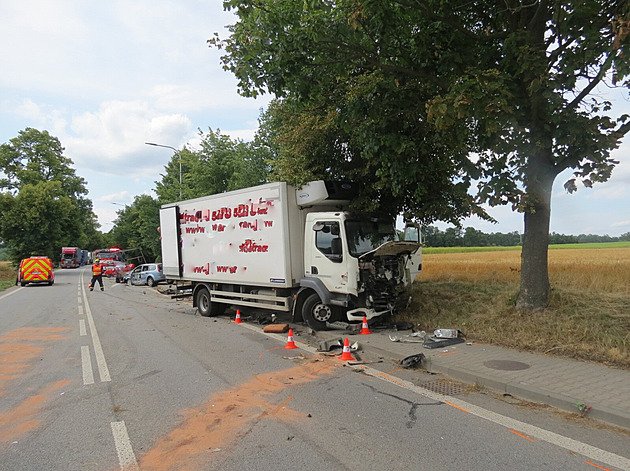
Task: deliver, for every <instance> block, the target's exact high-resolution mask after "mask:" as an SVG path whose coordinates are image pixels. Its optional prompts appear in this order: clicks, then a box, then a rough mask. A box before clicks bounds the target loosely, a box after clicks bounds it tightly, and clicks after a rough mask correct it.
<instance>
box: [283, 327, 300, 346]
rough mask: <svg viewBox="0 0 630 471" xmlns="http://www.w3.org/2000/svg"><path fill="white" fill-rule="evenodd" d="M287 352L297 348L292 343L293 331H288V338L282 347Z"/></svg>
mask: <svg viewBox="0 0 630 471" xmlns="http://www.w3.org/2000/svg"><path fill="white" fill-rule="evenodd" d="M284 348H286V349H287V350H291V349H293V348H298V347H297V345H295V342H294V341H293V329H289V338H288V339H287V344H286V345H285V346H284Z"/></svg>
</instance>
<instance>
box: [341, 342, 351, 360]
mask: <svg viewBox="0 0 630 471" xmlns="http://www.w3.org/2000/svg"><path fill="white" fill-rule="evenodd" d="M339 359H340V360H341V361H354V357H353V356H352V353H350V341H349V340H348V338H346V340H344V341H343V352H342V353H341V356H340V357H339Z"/></svg>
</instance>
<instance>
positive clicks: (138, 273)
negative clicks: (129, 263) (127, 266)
mask: <svg viewBox="0 0 630 471" xmlns="http://www.w3.org/2000/svg"><path fill="white" fill-rule="evenodd" d="M164 281H166V276H164V272H163V271H162V264H161V263H144V264H142V265H138V266H137V267H136V268H134V269H133V270H132V271H131V272H129V273H128V274H127V275H125V277H124V278H123V282H129V283H130V284H132V285H134V286H137V285H147V286H155V285H157V284H158V283H161V282H164Z"/></svg>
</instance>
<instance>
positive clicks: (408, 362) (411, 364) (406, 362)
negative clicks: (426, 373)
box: [400, 353, 425, 368]
mask: <svg viewBox="0 0 630 471" xmlns="http://www.w3.org/2000/svg"><path fill="white" fill-rule="evenodd" d="M424 358H425V357H424V353H417V354H415V355H410V356H408V357H406V358H403V359H402V360H401V361H400V366H402V367H403V368H416V367H418V366H422V360H424Z"/></svg>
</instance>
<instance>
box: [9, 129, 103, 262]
mask: <svg viewBox="0 0 630 471" xmlns="http://www.w3.org/2000/svg"><path fill="white" fill-rule="evenodd" d="M63 151H64V148H63V147H62V146H61V143H60V142H59V140H58V139H57V138H56V137H53V136H51V135H50V134H49V133H48V132H47V131H38V130H37V129H33V128H26V129H25V130H23V131H20V132H19V134H18V136H17V137H15V138H13V139H11V140H10V141H9V142H7V143H4V144H2V145H1V146H0V168H1V169H2V172H1V173H0V192H1V198H0V212H1V213H2V216H3V217H2V218H1V219H0V238H1V239H2V240H3V241H4V242H5V243H6V244H7V245H8V246H9V247H10V248H11V253H12V258H13V260H14V261H16V262H17V261H19V259H20V258H22V257H24V256H28V255H30V254H31V253H32V252H33V251H37V250H42V247H40V246H42V245H43V246H45V247H47V249H46V250H47V251H46V252H45V253H40V255H47V256H49V257H50V258H52V259H53V260H55V261H58V259H59V253H60V252H61V247H62V246H68V245H71V246H78V247H87V246H88V245H89V243H90V241H91V240H93V239H94V238H96V236H97V235H98V232H97V228H98V222H97V219H96V215H95V214H94V212H93V211H92V202H91V201H90V200H89V199H87V198H85V195H87V189H86V187H85V180H84V179H83V178H81V177H79V176H77V175H76V174H75V171H74V169H73V168H72V167H71V166H72V163H73V162H72V160H71V159H69V158H67V157H65V156H64V155H63ZM37 191H40V192H41V194H40V195H34V193H35V192H37ZM34 196H37V197H36V198H34ZM45 198H51V199H52V201H45ZM29 199H30V200H32V204H31V205H30V206H29V205H28V201H29ZM61 211H64V213H63V214H61V213H60V212H61ZM59 221H63V225H61V226H60V225H59ZM38 241H39V242H38ZM28 244H30V245H31V247H30V248H29V245H28Z"/></svg>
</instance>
